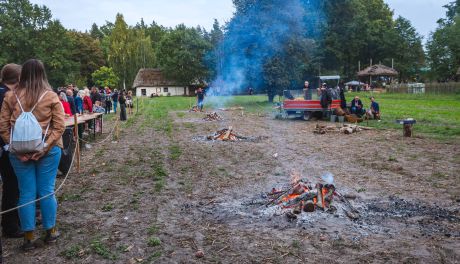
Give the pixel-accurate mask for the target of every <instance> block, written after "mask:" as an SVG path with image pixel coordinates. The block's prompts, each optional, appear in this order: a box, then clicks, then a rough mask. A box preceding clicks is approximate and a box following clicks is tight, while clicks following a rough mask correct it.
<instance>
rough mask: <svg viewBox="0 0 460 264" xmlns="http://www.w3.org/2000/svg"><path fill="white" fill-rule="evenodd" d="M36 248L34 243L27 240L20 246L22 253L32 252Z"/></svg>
mask: <svg viewBox="0 0 460 264" xmlns="http://www.w3.org/2000/svg"><path fill="white" fill-rule="evenodd" d="M35 248H36V246H35V243H34V241H32V240H29V239H24V243H23V244H22V246H21V249H22V250H23V251H32V250H34V249H35Z"/></svg>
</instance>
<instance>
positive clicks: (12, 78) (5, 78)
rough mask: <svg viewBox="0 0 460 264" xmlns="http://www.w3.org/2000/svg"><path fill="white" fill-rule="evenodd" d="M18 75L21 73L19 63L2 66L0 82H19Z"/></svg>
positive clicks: (9, 83) (8, 83)
mask: <svg viewBox="0 0 460 264" xmlns="http://www.w3.org/2000/svg"><path fill="white" fill-rule="evenodd" d="M19 75H21V65H17V64H14V63H10V64H7V65H5V66H3V68H2V71H1V72H0V79H1V81H0V83H1V84H3V85H12V84H17V83H18V82H19Z"/></svg>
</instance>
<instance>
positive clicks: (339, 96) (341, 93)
mask: <svg viewBox="0 0 460 264" xmlns="http://www.w3.org/2000/svg"><path fill="white" fill-rule="evenodd" d="M303 90H304V99H305V100H312V91H313V90H312V89H310V83H309V82H308V81H305V83H304V88H303ZM316 92H317V95H318V98H319V101H320V104H321V106H322V107H323V109H328V108H329V107H330V106H331V104H332V100H340V108H341V109H342V110H343V111H345V112H347V113H349V114H354V115H356V116H357V117H363V116H366V118H368V119H376V120H378V121H380V106H379V104H378V103H377V102H376V101H375V97H374V96H371V97H370V98H369V100H370V107H369V109H367V110H366V109H365V108H364V105H363V102H362V101H361V99H360V98H359V96H355V97H354V98H353V100H352V101H351V103H350V105H348V104H347V100H346V96H345V93H346V92H347V89H346V88H345V87H344V86H343V85H339V86H337V87H335V88H332V87H328V86H327V84H326V83H323V84H321V87H320V88H318V89H316Z"/></svg>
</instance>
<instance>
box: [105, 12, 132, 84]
mask: <svg viewBox="0 0 460 264" xmlns="http://www.w3.org/2000/svg"><path fill="white" fill-rule="evenodd" d="M108 40H109V54H108V58H107V59H108V62H109V65H110V66H111V67H112V68H113V70H114V71H115V73H116V74H117V75H118V76H120V77H121V78H120V80H121V85H122V86H123V89H126V79H127V68H128V63H127V62H128V56H129V54H128V40H129V29H128V25H127V24H126V22H125V20H124V18H123V15H122V14H117V17H116V19H115V26H114V28H113V30H112V31H111V33H110V35H109V37H108Z"/></svg>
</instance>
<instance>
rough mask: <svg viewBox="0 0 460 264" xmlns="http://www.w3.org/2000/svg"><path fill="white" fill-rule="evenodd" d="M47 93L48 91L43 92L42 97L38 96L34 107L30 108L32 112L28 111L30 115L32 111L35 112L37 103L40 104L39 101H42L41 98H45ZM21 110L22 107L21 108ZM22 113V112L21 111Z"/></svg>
mask: <svg viewBox="0 0 460 264" xmlns="http://www.w3.org/2000/svg"><path fill="white" fill-rule="evenodd" d="M47 93H48V91H45V92H44V93H43V94H42V96H40V98H38V101H37V102H36V103H35V105H34V107H32V110H30V112H31V113H32V112H33V111H34V110H35V107H37V105H38V103H40V101H41V100H42V99H43V97H45V95H46V94H47ZM21 108H22V107H21ZM23 112H24V111H23Z"/></svg>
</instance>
